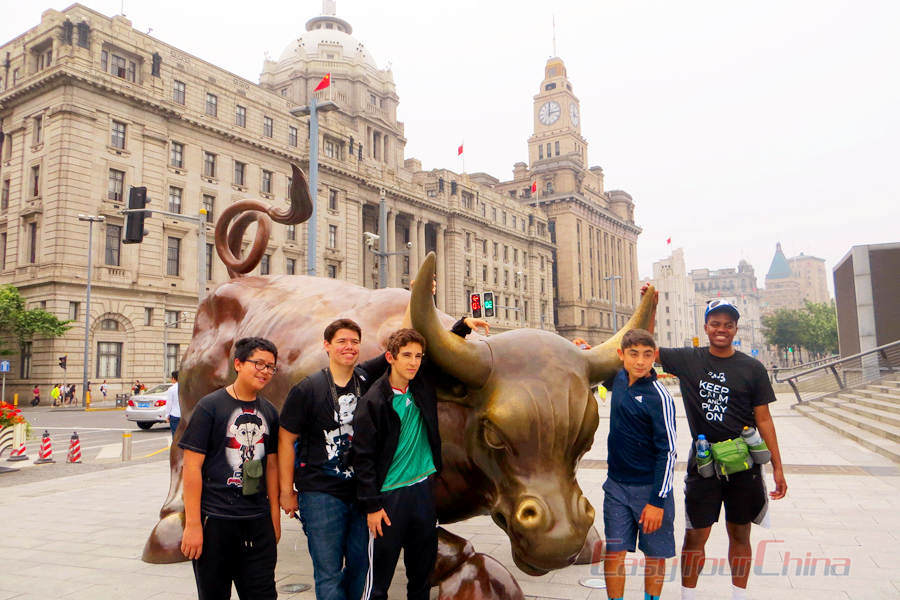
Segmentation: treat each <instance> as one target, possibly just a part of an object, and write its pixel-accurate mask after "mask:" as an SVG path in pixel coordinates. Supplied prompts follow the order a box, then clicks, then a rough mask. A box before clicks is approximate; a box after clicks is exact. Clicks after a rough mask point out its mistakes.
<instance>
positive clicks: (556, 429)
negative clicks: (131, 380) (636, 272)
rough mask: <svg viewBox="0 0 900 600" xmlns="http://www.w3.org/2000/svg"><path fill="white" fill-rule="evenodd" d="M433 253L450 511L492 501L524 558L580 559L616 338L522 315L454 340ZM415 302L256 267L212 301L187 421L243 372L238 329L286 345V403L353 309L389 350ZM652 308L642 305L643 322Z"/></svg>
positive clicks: (557, 563)
mask: <svg viewBox="0 0 900 600" xmlns="http://www.w3.org/2000/svg"><path fill="white" fill-rule="evenodd" d="M433 265H434V263H433V259H429V260H426V261H425V264H424V265H423V270H422V271H421V272H420V273H419V276H418V278H419V280H420V281H423V282H424V283H423V284H421V285H417V286H416V288H415V289H414V290H413V294H412V296H413V298H412V303H413V304H412V305H411V308H412V309H413V310H411V313H412V319H413V325H414V326H415V327H416V328H417V329H419V330H420V331H422V333H423V334H424V335H425V337H426V339H427V340H428V348H427V350H426V352H427V353H428V354H429V355H430V356H431V357H432V359H433V360H434V361H435V362H436V363H437V365H438V366H439V367H440V368H441V369H442V371H443V372H444V373H445V374H446V377H445V378H444V379H443V380H442V382H441V384H440V385H439V388H438V397H439V400H440V402H439V406H438V413H439V421H440V431H441V437H442V458H443V465H444V468H443V472H442V474H441V475H440V477H439V478H438V480H437V481H436V487H435V490H436V501H437V513H438V518H439V519H440V521H441V522H444V523H447V522H453V521H458V520H461V519H466V518H468V517H471V516H474V515H478V514H491V515H492V516H493V518H494V521H495V522H496V523H497V524H498V526H500V527H501V528H502V529H503V530H504V531H505V532H506V533H507V535H508V536H509V538H510V541H511V544H512V548H513V555H514V558H515V559H516V563H517V565H518V566H519V567H520V568H522V569H523V570H525V571H526V572H529V573H533V574H539V573H544V572H547V571H548V570H551V569H554V568H559V567H562V566H565V565H567V564H570V563H571V562H572V561H573V560H574V559H575V556H576V555H577V554H578V551H579V550H580V549H581V547H582V545H583V544H584V541H585V537H586V536H587V533H588V531H589V529H590V527H591V524H592V522H593V518H594V512H593V509H592V508H591V507H590V504H589V503H588V502H587V500H586V498H584V496H583V495H582V494H581V490H580V488H579V487H578V484H577V482H576V481H575V467H576V464H577V461H578V459H579V458H580V457H581V456H582V455H583V454H584V452H586V451H587V449H588V448H589V447H590V445H591V443H592V441H593V436H594V433H595V431H596V428H597V423H598V414H597V406H596V402H595V401H594V399H593V396H592V395H591V394H590V392H589V389H590V385H591V382H596V381H597V380H598V377H601V376H603V377H605V376H606V375H608V373H609V372H610V369H612V368H614V366H613V364H612V362H610V359H609V358H608V356H609V352H608V350H609V349H608V348H605V349H601V352H600V353H597V354H595V355H594V356H595V357H597V356H601V354H602V353H603V352H605V354H602V357H604V358H603V360H601V361H600V362H598V361H597V359H596V358H595V359H594V360H593V362H591V360H590V359H589V358H587V355H588V353H586V352H583V351H581V350H579V349H578V348H577V347H576V346H574V344H572V343H571V342H568V341H566V340H564V339H563V338H561V337H559V336H558V335H556V334H553V333H550V332H547V331H539V330H530V329H524V330H515V331H510V332H506V333H502V334H499V335H496V336H491V337H490V338H480V339H478V340H476V341H468V342H462V341H460V340H459V339H458V338H457V339H456V340H449V342H450V344H451V346H452V345H453V344H457V343H459V344H462V346H463V348H462V350H463V354H459V355H453V353H452V352H451V353H450V354H448V346H447V341H448V340H444V341H442V339H443V338H441V339H438V338H440V336H437V337H436V334H435V329H436V328H440V329H442V330H443V332H446V330H447V329H449V327H450V325H451V324H452V322H453V321H454V319H453V318H451V317H449V316H447V315H445V314H442V313H437V311H436V310H434V308H433V304H432V302H431V297H430V294H429V293H428V291H426V290H427V289H428V288H429V287H430V286H429V285H428V283H429V282H430V281H431V275H432V273H433ZM429 269H430V270H429ZM650 296H652V294H650ZM410 302H411V300H410V293H409V292H406V291H405V290H399V289H386V290H369V289H365V288H361V287H358V286H355V285H352V284H349V283H347V282H341V281H337V280H331V279H324V278H314V277H302V276H270V277H247V278H242V279H237V280H233V281H231V282H228V283H225V284H223V285H220V286H219V287H217V288H216V289H215V290H214V291H213V292H212V293H210V294H209V295H208V296H207V297H206V298H205V299H204V300H203V301H202V303H201V304H200V307H199V309H198V312H197V318H196V322H195V326H194V335H193V339H192V341H191V344H190V346H189V347H188V350H187V353H186V355H185V358H184V361H183V363H182V367H181V377H180V379H181V385H180V401H181V408H182V415H183V419H182V424H181V427H184V426H185V425H186V424H187V423H188V422H189V421H190V417H191V412H192V410H193V408H194V406H195V404H196V403H197V401H198V400H199V399H200V398H201V397H203V396H204V395H206V394H208V393H210V392H212V391H213V390H215V389H218V388H220V387H223V386H225V385H227V384H228V383H230V382H231V381H232V380H233V378H234V372H233V369H232V366H231V357H232V346H233V344H234V342H236V341H237V340H238V339H240V338H242V337H246V336H262V337H265V338H268V339H270V340H272V341H273V342H274V343H275V345H276V346H277V347H278V350H279V354H278V372H277V374H276V375H275V376H274V377H273V379H272V381H271V383H270V384H269V385H268V387H267V388H266V390H265V396H266V397H267V398H269V400H271V401H272V402H273V403H274V404H275V405H276V406H277V407H279V408H280V406H281V405H282V403H283V401H284V398H285V397H286V395H287V393H288V391H289V390H290V388H291V386H293V385H294V384H296V383H297V382H298V381H300V380H301V379H302V378H303V377H305V376H307V375H309V374H311V373H313V372H315V371H316V370H318V369H320V368H322V367H324V366H326V365H327V355H326V354H325V352H324V350H323V348H322V332H323V331H324V329H325V326H326V325H327V324H328V323H329V322H331V321H333V320H334V319H337V318H340V317H349V318H352V319H354V320H355V321H356V322H357V323H359V324H360V326H361V327H362V330H363V336H362V345H361V348H360V358H361V359H363V360H365V359H367V358H371V357H374V356H376V355H377V354H378V353H380V352H383V346H382V345H381V342H383V340H384V339H385V338H386V337H387V335H388V334H389V333H390V332H392V331H394V330H396V329H397V328H398V327H399V326H400V324H401V322H402V320H403V315H404V312H405V311H406V309H407V306H408V305H409V304H410ZM644 304H647V302H645V303H644ZM416 306H418V311H417V310H416ZM642 308H644V307H642ZM639 312H641V311H639ZM423 315H424V316H423ZM649 315H650V312H649V311H647V310H643V312H641V315H640V316H641V318H640V319H638V321H641V322H640V323H638V324H640V325H644V323H643V322H642V321H646V320H647V318H648V316H649ZM637 316H638V315H636V317H637ZM426 321H427V322H426ZM633 321H634V319H633ZM630 326H631V327H633V326H635V325H634V324H630ZM626 328H629V327H628V326H626ZM448 335H450V334H448ZM450 337H455V336H452V335H451V336H450ZM470 337H474V336H470ZM450 350H452V351H454V352H459V351H460V348H456V349H455V350H453V349H452V348H451V349H450ZM466 352H469V354H466ZM613 356H614V355H613ZM479 357H480V358H479ZM473 360H477V361H479V362H477V363H475V362H472V361H473ZM485 363H486V364H485ZM598 365H600V366H598ZM180 433H181V430H180V429H179V432H178V433H176V438H178V437H180ZM170 463H171V468H172V480H171V485H170V489H169V495H168V498H167V499H166V502H165V504H164V506H163V508H162V510H161V512H160V516H161V517H162V519H161V521H160V523H159V524H158V525H157V527H156V528H155V529H154V531H153V533H152V534H151V537H150V539H149V540H148V542H147V545H146V547H145V550H144V559H145V560H147V561H150V562H174V561H177V560H183V556H181V553H180V550H179V545H180V540H181V532H182V522H183V510H184V507H183V503H182V499H181V465H182V452H181V450H180V449H179V448H178V447H177V446H176V445H173V448H172V452H171V458H170Z"/></svg>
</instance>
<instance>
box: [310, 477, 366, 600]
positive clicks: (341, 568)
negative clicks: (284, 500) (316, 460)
mask: <svg viewBox="0 0 900 600" xmlns="http://www.w3.org/2000/svg"><path fill="white" fill-rule="evenodd" d="M298 503H299V507H300V510H299V513H300V522H301V524H302V525H303V533H305V534H306V541H307V542H308V543H309V555H310V558H312V563H313V576H314V577H315V581H316V599H317V600H358V599H359V598H360V597H361V596H362V592H363V587H364V586H365V583H366V575H367V573H368V571H369V554H368V545H369V529H368V527H367V526H366V519H365V517H364V516H363V514H362V512H361V511H360V510H359V508H357V507H356V506H355V505H353V504H348V503H346V502H344V501H343V500H340V499H338V498H335V497H334V496H332V495H331V494H325V493H322V492H301V493H300V494H299V495H298Z"/></svg>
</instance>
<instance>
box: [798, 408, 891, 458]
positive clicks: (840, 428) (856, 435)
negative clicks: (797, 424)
mask: <svg viewBox="0 0 900 600" xmlns="http://www.w3.org/2000/svg"><path fill="white" fill-rule="evenodd" d="M793 408H794V410H796V411H797V412H799V413H801V414H803V415H806V416H807V417H809V418H810V419H812V420H813V421H815V422H816V423H818V424H820V425H823V426H824V427H827V428H828V429H831V430H832V431H835V432H837V433H839V434H841V435H843V436H844V437H846V438H849V439H851V440H853V441H854V442H856V443H857V444H859V445H860V446H863V447H864V448H868V449H869V450H871V451H872V452H876V453H878V454H881V455H882V456H886V457H887V458H889V459H891V460H892V461H894V462H896V463H900V444H898V443H896V442H892V441H890V440H886V439H884V438H880V439H877V442H878V443H875V442H873V441H872V440H873V436H872V434H871V433H869V432H868V431H866V430H865V429H861V428H859V427H856V426H855V425H851V424H849V423H847V422H846V421H845V420H843V419H841V418H836V417H833V416H831V415H828V414H826V413H824V412H822V411H820V410H819V409H818V408H816V407H811V406H809V405H803V404H796V405H794V407H793Z"/></svg>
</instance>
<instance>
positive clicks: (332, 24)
mask: <svg viewBox="0 0 900 600" xmlns="http://www.w3.org/2000/svg"><path fill="white" fill-rule="evenodd" d="M352 32H353V28H352V27H351V26H350V24H349V23H347V21H345V20H343V19H340V18H338V17H336V16H334V15H333V14H324V15H321V16H318V17H313V18H312V19H310V20H309V21H307V22H306V31H305V32H304V33H303V34H302V35H301V36H300V37H299V38H297V39H296V40H294V41H293V42H291V43H290V44H288V46H287V48H285V49H284V52H282V53H281V56H280V57H279V58H278V62H279V63H282V62H285V61H289V60H292V59H295V58H304V57H310V58H312V57H315V58H318V59H321V60H345V61H351V62H362V63H363V64H366V65H368V66H370V67H372V68H373V69H377V68H378V67H377V65H376V64H375V59H374V58H372V55H371V54H370V53H369V51H368V50H367V49H366V47H365V46H364V45H363V44H362V42H360V41H359V40H357V39H356V38H355V37H353V36H352V35H350V34H351V33H352Z"/></svg>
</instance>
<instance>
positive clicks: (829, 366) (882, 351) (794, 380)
mask: <svg viewBox="0 0 900 600" xmlns="http://www.w3.org/2000/svg"><path fill="white" fill-rule="evenodd" d="M895 349H896V350H898V351H900V340H896V341H894V342H891V343H889V344H883V345H881V346H878V347H876V348H871V349H870V350H866V351H864V352H859V353H857V354H853V355H851V356H847V357H844V358H839V359H837V360H833V361H831V362H828V363H826V364H823V365H819V366H817V367H813V368H811V369H806V370H804V371H800V372H799V373H794V374H793V375H791V376H790V377H785V378H784V379H779V377H778V370H776V371H775V373H774V375H775V377H774V379H775V382H776V383H787V384H788V385H790V386H791V389H792V390H793V391H794V395H795V396H796V397H797V402H800V403H802V402H803V399H802V398H801V397H800V390H799V387H798V385H797V384H798V380H799V379H800V378H801V377H807V376H809V375H812V374H815V373H817V372H820V371H821V372H823V373H824V372H825V371H826V370H827V371H829V372H830V373H831V374H832V375H833V376H834V379H835V381H836V382H837V386H838V390H844V389H846V388H847V382H846V379H845V378H842V377H841V376H840V375H839V374H838V369H837V367H839V366H842V365H845V364H847V363H850V362H852V361H857V360H860V359H861V358H863V357H866V356H870V355H873V354H878V355H879V356H880V358H881V359H883V364H884V366H883V367H882V365H881V363H879V366H878V373H879V375H880V374H881V369H882V368H884V369H886V370H887V371H888V372H890V373H893V372H894V371H895V365H894V364H892V361H891V358H890V357H889V356H888V351H891V350H895ZM897 362H898V365H897V368H898V369H900V357H898V359H897ZM845 375H846V373H845ZM860 383H867V381H866V380H864V379H862V380H861V381H860Z"/></svg>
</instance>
